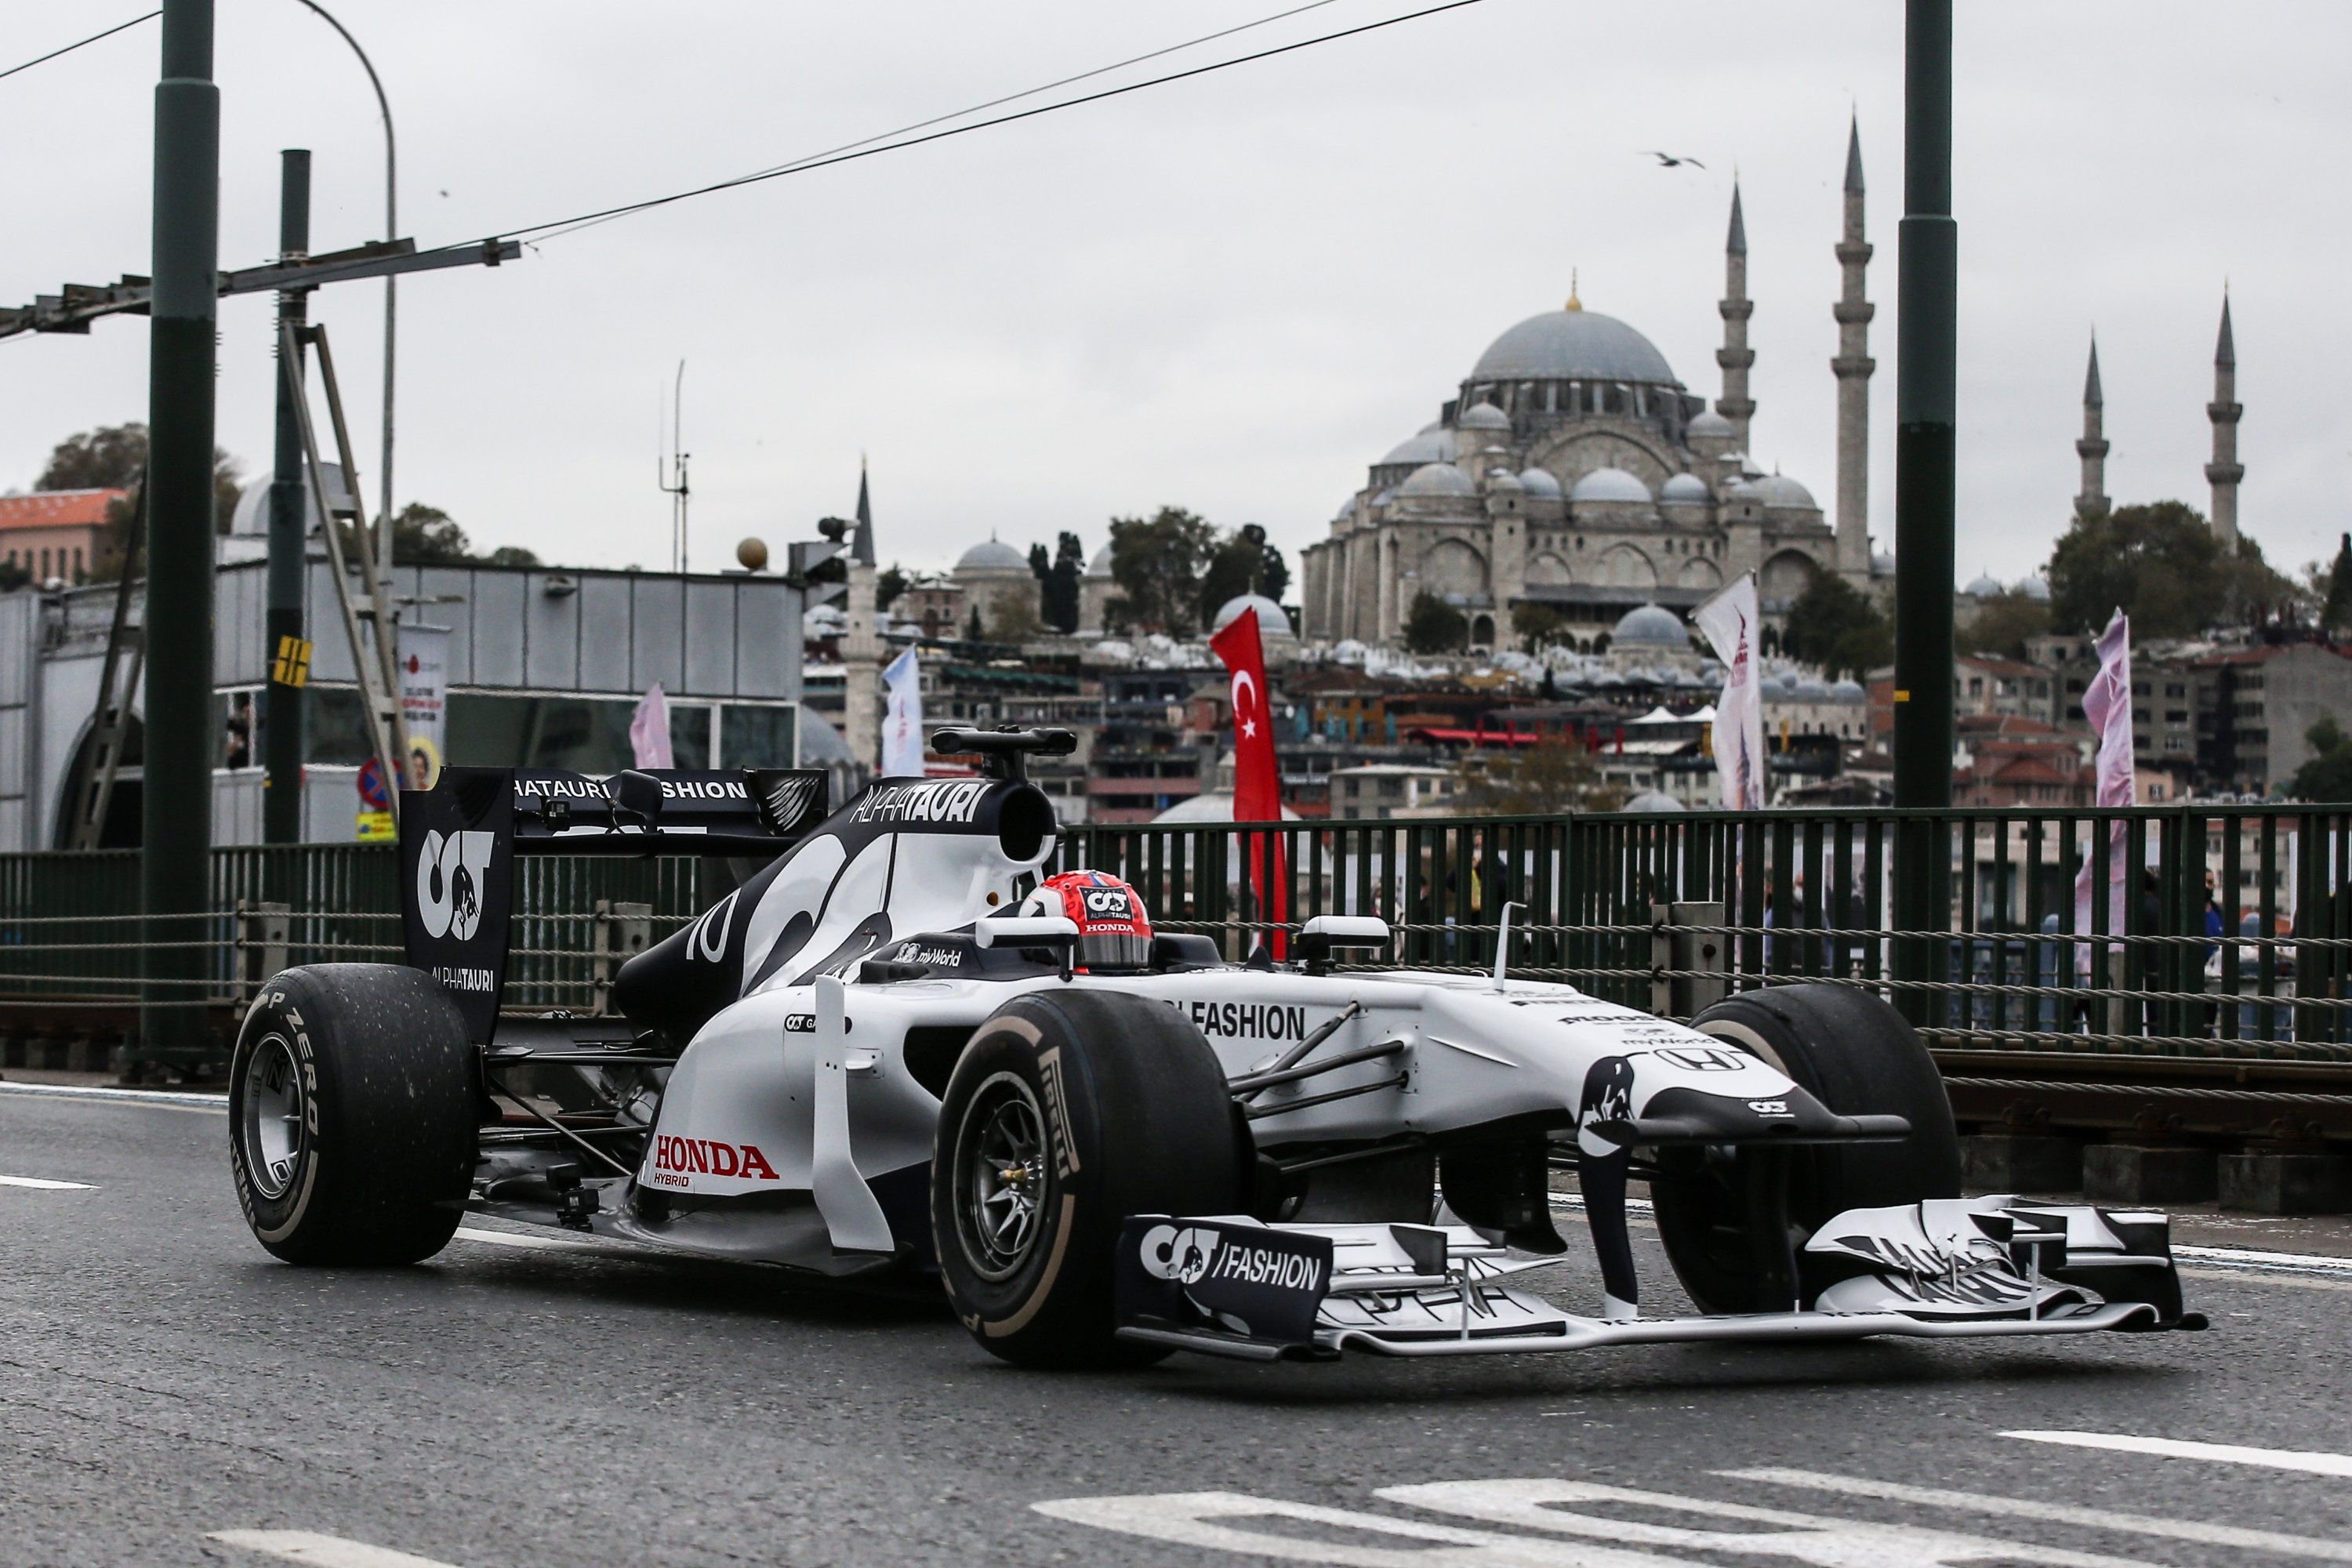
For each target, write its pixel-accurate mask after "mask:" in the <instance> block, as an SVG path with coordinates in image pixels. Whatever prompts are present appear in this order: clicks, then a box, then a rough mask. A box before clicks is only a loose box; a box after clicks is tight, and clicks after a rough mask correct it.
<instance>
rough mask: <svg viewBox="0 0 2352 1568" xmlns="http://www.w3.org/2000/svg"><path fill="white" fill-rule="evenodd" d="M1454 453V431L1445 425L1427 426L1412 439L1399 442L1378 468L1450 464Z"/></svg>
mask: <svg viewBox="0 0 2352 1568" xmlns="http://www.w3.org/2000/svg"><path fill="white" fill-rule="evenodd" d="M1454 451H1455V447H1454V432H1453V431H1451V430H1448V429H1447V428H1446V427H1445V426H1443V425H1426V426H1423V427H1422V428H1421V430H1420V431H1419V433H1417V434H1416V435H1414V436H1412V437H1411V438H1409V439H1407V440H1403V441H1400V442H1398V443H1397V444H1396V446H1395V447H1393V448H1391V450H1390V452H1389V455H1388V456H1387V457H1385V458H1381V460H1380V462H1379V464H1378V465H1377V466H1378V467H1380V468H1388V467H1390V466H1391V464H1398V463H1411V464H1412V465H1413V466H1414V467H1416V468H1418V467H1419V466H1420V465H1422V464H1423V463H1450V462H1452V461H1453V460H1454Z"/></svg>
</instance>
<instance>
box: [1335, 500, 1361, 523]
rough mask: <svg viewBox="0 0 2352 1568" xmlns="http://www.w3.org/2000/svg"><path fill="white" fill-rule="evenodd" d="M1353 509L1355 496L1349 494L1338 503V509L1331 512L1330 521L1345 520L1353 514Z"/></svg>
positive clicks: (1354, 508)
mask: <svg viewBox="0 0 2352 1568" xmlns="http://www.w3.org/2000/svg"><path fill="white" fill-rule="evenodd" d="M1355 511H1356V498H1355V497H1354V496H1349V498H1348V499H1347V500H1343V501H1341V502H1340V503H1339V510H1338V511H1335V512H1333V513H1332V514H1331V521H1333V522H1345V521H1348V519H1349V518H1350V517H1352V516H1354V515H1355Z"/></svg>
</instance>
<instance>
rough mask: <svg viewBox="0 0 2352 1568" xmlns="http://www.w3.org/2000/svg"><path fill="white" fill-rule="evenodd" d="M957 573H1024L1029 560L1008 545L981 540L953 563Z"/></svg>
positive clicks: (1027, 568) (991, 540) (995, 541)
mask: <svg viewBox="0 0 2352 1568" xmlns="http://www.w3.org/2000/svg"><path fill="white" fill-rule="evenodd" d="M955 569H956V570H957V571H959V572H987V571H1000V572H1001V571H1005V570H1008V569H1010V570H1012V571H1016V572H1026V571H1028V570H1029V558H1028V557H1027V556H1025V555H1024V554H1022V553H1021V552H1019V551H1018V550H1015V549H1013V546H1011V545H1010V544H1005V543H1003V542H999V541H997V540H993V539H983V540H982V541H981V542H979V543H978V544H975V545H973V546H972V547H971V549H970V550H967V551H965V552H963V555H962V557H961V559H960V560H958V561H957V562H956V563H955Z"/></svg>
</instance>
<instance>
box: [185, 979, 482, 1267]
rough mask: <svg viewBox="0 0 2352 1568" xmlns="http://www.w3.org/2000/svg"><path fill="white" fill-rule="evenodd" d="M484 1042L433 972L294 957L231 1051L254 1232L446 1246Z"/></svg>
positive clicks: (357, 1247)
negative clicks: (474, 1039)
mask: <svg viewBox="0 0 2352 1568" xmlns="http://www.w3.org/2000/svg"><path fill="white" fill-rule="evenodd" d="M476 1077H477V1070H476V1063H475V1060H474V1047H473V1045H472V1043H471V1042H470V1041H469V1040H468V1039H467V1036H466V1026H465V1023H464V1021H463V1020H462V1019H460V1018H459V1016H457V1006H456V1005H455V1004H453V1003H452V1002H451V1001H450V1000H449V998H448V997H447V995H446V994H444V993H443V992H442V990H441V987H440V986H439V985H438V984H436V983H435V982H434V981H433V980H432V979H431V978H430V977H429V976H427V975H425V973H421V972H420V971H417V970H414V969H407V968H404V967H400V966H397V965H394V964H382V963H323V964H313V965H310V966H307V967H304V968H300V969H289V970H287V971H285V972H284V973H281V974H279V975H278V976H277V977H276V978H275V979H273V980H271V981H270V982H269V983H268V984H267V985H266V986H264V987H263V988H262V994H261V996H260V998H259V1000H257V1002H256V1003H255V1004H254V1006H253V1010H252V1011H251V1012H249V1013H247V1015H246V1019H245V1026H244V1027H243V1028H242V1029H240V1030H239V1031H238V1033H237V1040H236V1053H235V1055H234V1056H232V1058H230V1062H229V1089H228V1100H229V1164H230V1169H231V1171H232V1173H233V1174H234V1177H235V1180H236V1197H237V1204H238V1206H239V1207H240V1208H242V1209H243V1210H244V1211H245V1218H246V1223H247V1225H248V1226H251V1227H252V1229H253V1234H254V1237H255V1239H257V1241H259V1242H260V1243H261V1245H262V1246H263V1247H265V1248H266V1249H267V1250H268V1251H269V1252H270V1253H271V1254H272V1255H273V1256H275V1257H278V1258H283V1259H285V1260H286V1261H287V1262H289V1263H306V1264H373V1265H387V1264H404V1263H415V1262H417V1261H419V1260H421V1259H423V1258H430V1257H432V1256H433V1255H434V1254H435V1253H436V1252H438V1251H440V1250H441V1248H442V1247H446V1246H447V1245H448V1242H449V1237H451V1236H452V1235H454V1234H456V1232H457V1220H458V1217H459V1215H461V1214H462V1213H463V1212H464V1207H465V1202H466V1198H467V1190H468V1187H469V1185H470V1184H471V1182H472V1179H473V1171H474V1161H475V1156H476V1152H477V1149H478V1132H479V1121H478V1100H477V1089H476Z"/></svg>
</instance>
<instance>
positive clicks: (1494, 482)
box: [1486, 468, 1528, 495]
mask: <svg viewBox="0 0 2352 1568" xmlns="http://www.w3.org/2000/svg"><path fill="white" fill-rule="evenodd" d="M1486 488H1487V489H1490V490H1507V491H1510V492H1511V493H1513V494H1517V495H1524V494H1526V493H1527V488H1528V487H1527V486H1525V485H1523V484H1521V483H1520V482H1519V476H1518V475H1517V474H1515V473H1513V472H1511V470H1510V469H1508V468H1496V469H1495V470H1494V471H1493V472H1491V473H1489V474H1488V475H1487V476H1486Z"/></svg>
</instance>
